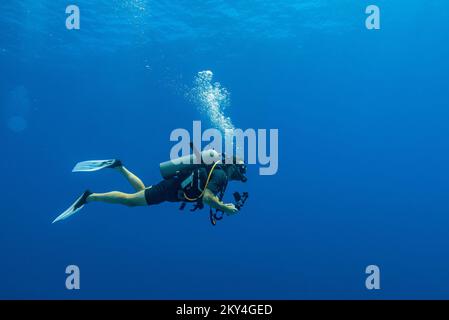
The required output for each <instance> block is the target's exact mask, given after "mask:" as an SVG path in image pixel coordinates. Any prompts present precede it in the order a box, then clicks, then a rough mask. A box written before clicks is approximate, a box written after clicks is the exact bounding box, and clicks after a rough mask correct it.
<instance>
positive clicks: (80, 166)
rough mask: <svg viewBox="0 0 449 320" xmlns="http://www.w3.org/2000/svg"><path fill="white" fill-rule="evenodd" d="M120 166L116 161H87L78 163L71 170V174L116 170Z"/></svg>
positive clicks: (120, 163) (119, 162) (118, 161)
mask: <svg viewBox="0 0 449 320" xmlns="http://www.w3.org/2000/svg"><path fill="white" fill-rule="evenodd" d="M121 165H122V162H121V161H120V160H118V159H110V160H89V161H82V162H78V163H77V164H76V165H75V167H74V168H73V170H72V172H92V171H98V170H101V169H104V168H116V167H119V166H121Z"/></svg>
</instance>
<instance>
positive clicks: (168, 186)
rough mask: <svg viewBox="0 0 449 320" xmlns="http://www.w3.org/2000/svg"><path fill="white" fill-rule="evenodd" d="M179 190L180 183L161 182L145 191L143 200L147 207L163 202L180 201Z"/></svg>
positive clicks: (170, 180) (171, 181) (172, 181)
mask: <svg viewBox="0 0 449 320" xmlns="http://www.w3.org/2000/svg"><path fill="white" fill-rule="evenodd" d="M179 190H180V182H179V181H178V180H177V179H168V180H162V181H161V182H159V183H158V184H155V185H153V186H151V187H149V188H147V189H145V200H146V201H147V204H148V205H149V206H150V205H152V204H159V203H161V202H164V201H169V202H178V201H181V200H180V198H179Z"/></svg>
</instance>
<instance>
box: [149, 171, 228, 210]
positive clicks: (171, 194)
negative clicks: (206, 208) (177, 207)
mask: <svg viewBox="0 0 449 320" xmlns="http://www.w3.org/2000/svg"><path fill="white" fill-rule="evenodd" d="M227 181H228V178H227V176H226V172H225V171H224V170H223V169H221V168H216V169H215V170H214V171H213V172H212V175H211V177H210V181H209V184H208V185H207V189H209V190H210V191H211V192H212V193H213V194H214V195H217V194H218V193H219V192H220V191H222V190H223V189H224V188H225V186H226V183H227ZM181 182H182V180H180V179H178V178H172V179H167V180H162V181H161V182H159V183H158V184H156V185H153V186H151V187H149V188H147V189H146V190H145V200H146V201H147V204H148V205H153V204H159V203H162V202H164V201H168V202H179V201H184V200H185V199H184V197H183V194H182V188H181Z"/></svg>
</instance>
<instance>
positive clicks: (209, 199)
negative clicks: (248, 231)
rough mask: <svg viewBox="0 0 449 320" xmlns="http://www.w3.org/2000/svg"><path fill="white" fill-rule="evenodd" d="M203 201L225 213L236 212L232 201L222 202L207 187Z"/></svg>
mask: <svg viewBox="0 0 449 320" xmlns="http://www.w3.org/2000/svg"><path fill="white" fill-rule="evenodd" d="M203 202H204V203H205V204H207V205H208V206H210V207H211V208H214V209H218V210H221V211H223V212H225V213H227V214H235V213H237V212H238V210H237V208H236V207H235V206H234V204H232V203H223V202H222V201H220V199H218V197H217V196H216V195H214V194H213V193H212V191H210V190H209V189H206V190H205V191H204V195H203Z"/></svg>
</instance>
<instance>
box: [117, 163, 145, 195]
mask: <svg viewBox="0 0 449 320" xmlns="http://www.w3.org/2000/svg"><path fill="white" fill-rule="evenodd" d="M115 169H116V170H117V171H119V172H120V173H121V174H122V175H123V176H124V177H125V178H126V180H128V182H129V183H130V184H131V185H132V186H133V188H134V190H136V191H137V192H139V191H142V190H145V184H144V183H143V182H142V180H140V179H139V177H137V176H136V175H135V174H134V173H132V172H131V171H129V170H128V169H126V168H125V167H124V166H119V167H116V168H115Z"/></svg>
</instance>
